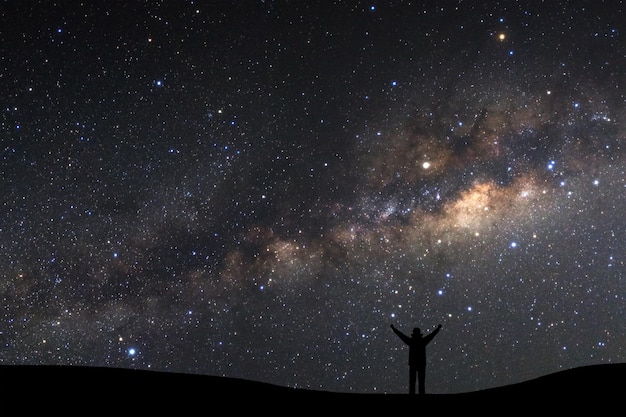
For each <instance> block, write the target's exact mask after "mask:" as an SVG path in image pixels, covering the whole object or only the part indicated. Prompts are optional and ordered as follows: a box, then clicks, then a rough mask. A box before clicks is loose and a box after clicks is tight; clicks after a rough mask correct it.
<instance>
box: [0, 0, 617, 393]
mask: <svg viewBox="0 0 626 417" xmlns="http://www.w3.org/2000/svg"><path fill="white" fill-rule="evenodd" d="M625 9H626V5H624V4H623V2H622V1H597V0H594V1H569V2H566V1H563V2H555V1H539V0H537V1H460V0H459V1H434V0H427V1H414V2H408V1H405V2H400V1H393V2H392V1H369V2H368V1H334V2H332V1H270V0H266V1H253V0H250V1H248V0H245V1H210V2H209V1H206V2H204V1H152V0H151V1H107V2H104V1H86V2H83V3H80V2H78V1H67V2H64V1H56V2H53V1H41V2H36V1H30V0H19V1H17V0H15V1H11V0H9V1H3V2H2V3H1V4H0V34H1V41H0V48H1V49H0V51H1V54H0V93H1V94H0V100H1V106H0V111H1V115H0V164H1V165H0V172H1V174H2V182H1V183H0V184H1V193H0V195H1V204H0V211H1V218H2V220H1V221H0V249H1V251H0V285H1V287H0V289H1V296H2V310H1V312H2V314H1V315H0V341H1V344H0V346H1V350H0V363H2V364H58V365H88V366H106V367H122V368H136V369H151V370H155V371H167V372H184V373H194V374H195V373H197V374H206V375H218V376H228V377H236V378H243V379H250V380H256V381H263V382H270V383H274V384H278V385H282V386H290V387H299V388H311V389H316V390H328V391H337V392H360V393H405V392H408V348H407V347H406V346H405V345H404V344H403V343H402V341H401V340H400V339H399V338H398V337H396V335H394V334H393V332H392V331H391V329H390V324H392V323H393V324H394V325H395V326H396V327H398V329H400V330H401V331H403V332H404V333H406V334H410V333H411V330H412V329H413V327H420V328H421V329H422V331H423V332H424V333H427V332H429V331H431V330H433V329H434V328H435V326H437V324H439V323H441V324H442V326H443V327H442V329H441V332H440V333H439V334H438V335H437V337H435V339H433V341H432V342H431V343H430V344H429V345H428V348H427V354H428V367H427V377H426V391H427V392H429V393H457V392H466V391H474V390H479V389H485V388H490V387H495V386H501V385H506V384H512V383H516V382H521V381H524V380H528V379H532V378H535V377H539V376H543V375H546V374H549V373H553V372H557V371H559V370H563V369H568V368H572V367H578V366H583V365H590V364H598V363H617V362H624V361H626V320H624V314H625V312H626V300H625V296H626V249H625V247H626V223H625V222H624V213H625V212H626V164H625V159H624V158H625V151H626V145H625V143H624V142H625V140H626V125H625V123H626V107H625V102H626V96H625V94H626V43H625V36H626V27H624V22H626V15H625V13H624V11H625Z"/></svg>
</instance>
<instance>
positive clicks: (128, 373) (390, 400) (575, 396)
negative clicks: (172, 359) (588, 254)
mask: <svg viewBox="0 0 626 417" xmlns="http://www.w3.org/2000/svg"><path fill="white" fill-rule="evenodd" d="M0 372H1V373H2V380H3V384H2V385H3V387H2V390H0V392H1V394H0V395H1V401H2V408H1V409H2V415H3V416H18V415H23V416H33V415H42V416H43V415H45V416H52V415H59V416H72V415H80V416H105V415H106V416H135V417H136V416H154V415H159V416H164V415H165V416H167V415H171V416H191V415H194V416H266V415H267V416H360V417H361V416H394V415H397V416H409V415H420V416H451V415H459V416H461V415H462V416H467V415H473V416H474V415H480V416H490V415H493V416H543V415H545V416H557V415H562V416H572V415H590V416H591V415H593V416H601V415H615V416H618V415H623V404H622V397H623V386H622V381H624V379H625V378H626V363H625V364H603V365H590V366H584V367H580V368H574V369H569V370H565V371H561V372H556V373H553V374H549V375H546V376H543V377H541V378H537V379H533V380H529V381H524V382H521V383H518V384H513V385H507V386H503V387H497V388H492V389H486V390H481V391H475V392H467V393H459V394H424V395H410V394H352V393H335V392H326V391H315V390H307V389H294V388H288V387H283V386H279V385H273V384H267V383H262V382H255V381H250V380H241V379H233V378H223V377H216V376H204V375H190V374H176V373H167V372H156V371H145V370H130V369H116V368H94V367H78V366H19V365H18V366H12V365H5V366H0Z"/></svg>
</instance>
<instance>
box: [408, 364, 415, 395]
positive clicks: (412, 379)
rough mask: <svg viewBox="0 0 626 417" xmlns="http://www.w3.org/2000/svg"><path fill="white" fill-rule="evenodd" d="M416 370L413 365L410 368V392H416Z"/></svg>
mask: <svg viewBox="0 0 626 417" xmlns="http://www.w3.org/2000/svg"><path fill="white" fill-rule="evenodd" d="M415 371H416V369H415V368H413V367H411V368H410V369H409V394H415Z"/></svg>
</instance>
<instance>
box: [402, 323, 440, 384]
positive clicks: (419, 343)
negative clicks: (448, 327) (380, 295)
mask: <svg viewBox="0 0 626 417" xmlns="http://www.w3.org/2000/svg"><path fill="white" fill-rule="evenodd" d="M391 330H393V332H394V333H395V334H397V335H398V337H399V338H400V339H402V341H403V342H404V343H406V344H407V345H409V394H415V377H416V374H417V379H418V381H419V393H420V394H424V393H425V392H426V388H425V386H424V385H425V382H426V345H427V344H428V343H430V341H431V340H433V338H434V337H435V336H436V335H437V333H439V330H441V324H440V325H438V326H437V328H436V329H435V330H433V331H432V332H431V333H429V334H428V335H426V336H422V332H421V330H420V329H419V327H415V328H414V329H413V334H412V335H411V337H409V336H407V335H405V334H404V333H402V332H401V331H400V330H398V329H396V328H395V326H394V325H393V324H392V325H391Z"/></svg>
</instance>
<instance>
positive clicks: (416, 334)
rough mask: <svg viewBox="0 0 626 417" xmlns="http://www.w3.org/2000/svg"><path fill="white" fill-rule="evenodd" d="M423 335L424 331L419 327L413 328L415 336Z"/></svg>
mask: <svg viewBox="0 0 626 417" xmlns="http://www.w3.org/2000/svg"><path fill="white" fill-rule="evenodd" d="M421 335H422V331H421V330H420V328H419V327H414V328H413V336H421Z"/></svg>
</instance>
